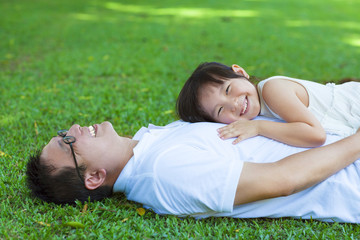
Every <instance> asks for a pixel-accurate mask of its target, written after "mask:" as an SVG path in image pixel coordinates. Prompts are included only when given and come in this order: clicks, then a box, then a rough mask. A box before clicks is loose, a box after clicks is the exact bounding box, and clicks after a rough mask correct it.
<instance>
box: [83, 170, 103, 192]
mask: <svg viewBox="0 0 360 240" xmlns="http://www.w3.org/2000/svg"><path fill="white" fill-rule="evenodd" d="M105 178H106V170H105V169H103V168H102V169H99V170H97V171H94V172H91V173H85V187H86V188H87V189H89V190H94V189H96V188H98V187H100V186H101V184H103V182H104V181H105Z"/></svg>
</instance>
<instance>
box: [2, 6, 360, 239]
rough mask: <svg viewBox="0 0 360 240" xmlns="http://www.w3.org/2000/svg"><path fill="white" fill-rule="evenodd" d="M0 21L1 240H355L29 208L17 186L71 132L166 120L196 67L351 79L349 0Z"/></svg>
mask: <svg viewBox="0 0 360 240" xmlns="http://www.w3.org/2000/svg"><path fill="white" fill-rule="evenodd" d="M0 9H1V14H0V39H1V41H0V103H1V104H0V109H1V111H0V151H1V152H0V202H1V209H0V219H1V221H0V239H18V238H20V239H24V238H30V239H49V238H67V239H85V238H90V239H94V238H105V239H112V238H113V239H120V238H122V237H127V238H134V239H143V238H148V239H149V238H150V239H151V238H175V239H188V238H190V239H203V238H208V239H211V238H236V239H251V238H258V239H304V238H305V239H319V238H326V239H356V238H360V226H359V225H356V224H339V223H323V222H318V221H310V220H308V221H302V220H294V219H288V218H287V219H229V218H210V219H205V220H199V221H196V220H194V219H191V218H186V219H179V218H177V217H173V216H158V215H156V214H154V213H152V212H149V211H147V212H146V213H145V215H143V216H140V215H139V214H138V213H137V211H136V209H137V208H138V207H140V205H138V204H135V203H132V202H128V201H126V200H122V199H121V198H119V197H115V198H111V199H107V200H104V201H102V202H98V203H89V204H88V205H87V210H85V209H84V205H83V204H77V205H76V206H74V207H73V206H65V207H60V206H56V205H54V204H46V203H43V202H41V201H39V200H36V199H33V198H32V197H31V196H30V193H29V191H28V189H27V188H26V186H25V174H24V172H25V166H26V161H27V157H28V156H29V154H30V153H31V152H34V151H35V150H36V149H37V148H40V147H41V146H43V145H44V144H46V143H47V141H48V140H49V139H50V137H51V136H53V135H55V133H56V131H57V130H58V129H60V128H67V127H69V126H71V125H72V124H73V123H79V124H81V125H88V124H93V123H98V122H101V121H104V120H108V121H111V122H112V123H113V125H114V127H115V129H116V130H117V131H118V132H119V133H120V134H124V135H133V134H134V133H135V132H136V131H137V130H138V129H139V128H140V127H141V126H143V125H147V124H148V123H153V124H157V125H164V124H167V123H169V122H172V121H174V120H176V119H177V117H176V115H175V112H174V106H175V101H176V97H177V94H178V92H179V91H180V89H181V87H182V85H183V83H184V81H185V80H186V79H187V77H188V76H189V74H190V73H191V72H192V70H193V69H194V68H195V67H196V66H197V65H198V64H199V63H200V62H203V61H219V62H223V63H225V64H232V63H237V64H239V65H240V66H243V67H244V68H245V69H246V70H247V71H248V73H250V74H252V75H256V76H257V77H259V78H265V77H268V76H272V75H287V76H291V77H298V78H304V79H310V80H314V81H320V82H323V81H338V80H340V79H342V78H347V77H351V78H357V79H359V78H360V70H359V59H360V27H359V26H360V15H359V14H358V9H360V2H359V1H355V0H342V1H338V0H316V1H313V0H291V1H285V0H284V1H281V0H248V1H245V0H244V1H239V0H228V1H226V3H225V2H223V1H213V0H209V1H205V0H201V1H190V0H184V1H175V0H171V1H144V0H142V1H140V0H135V1H134V0H124V1H115V0H114V1H96V0H76V1H74V0H72V1H70V0H63V1H49V0H33V1H27V0H13V1H6V0H0ZM324 197H326V196H324ZM71 221H74V222H80V223H82V224H84V225H85V228H72V227H68V226H65V225H64V223H67V222H71Z"/></svg>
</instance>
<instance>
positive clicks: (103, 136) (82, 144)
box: [41, 122, 121, 171]
mask: <svg viewBox="0 0 360 240" xmlns="http://www.w3.org/2000/svg"><path fill="white" fill-rule="evenodd" d="M93 127H94V131H91V128H89V127H80V126H79V125H77V124H75V125H73V126H72V127H71V128H70V129H69V131H68V132H67V134H66V136H73V137H75V138H76V141H75V142H74V143H72V146H73V149H74V153H75V156H76V160H77V163H78V165H79V166H80V165H82V164H85V165H86V167H87V171H92V170H96V169H100V168H103V169H108V170H109V171H111V170H112V169H114V168H115V167H116V166H117V164H118V159H119V156H118V154H116V151H113V150H114V149H116V148H118V147H121V146H119V145H118V143H119V142H118V140H119V138H120V137H119V135H118V134H117V133H116V132H115V130H114V128H113V127H112V125H111V123H109V122H103V123H101V124H95V125H93ZM94 132H95V134H94ZM41 157H42V159H43V161H46V164H51V165H53V166H54V167H55V169H60V168H62V167H66V166H69V167H75V163H74V159H73V156H72V153H71V149H70V145H69V144H66V143H65V142H64V141H63V138H62V137H60V136H57V137H53V138H52V139H51V140H50V142H49V143H48V144H47V145H46V146H45V147H44V149H43V151H42V154H41Z"/></svg>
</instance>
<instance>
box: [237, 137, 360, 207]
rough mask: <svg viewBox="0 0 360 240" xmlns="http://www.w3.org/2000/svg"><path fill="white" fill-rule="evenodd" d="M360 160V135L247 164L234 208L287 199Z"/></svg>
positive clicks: (238, 187)
mask: <svg viewBox="0 0 360 240" xmlns="http://www.w3.org/2000/svg"><path fill="white" fill-rule="evenodd" d="M359 158H360V132H359V131H358V132H357V133H356V134H354V135H352V136H350V137H347V138H344V139H342V140H340V141H338V142H335V143H332V144H329V145H326V146H322V147H318V148H313V149H310V150H307V151H303V152H300V153H296V154H293V155H290V156H288V157H286V158H283V159H281V160H279V161H277V162H274V163H249V162H246V163H244V167H243V170H242V173H241V175H240V178H239V182H238V185H237V190H236V194H235V200H234V205H239V204H244V203H248V202H253V201H257V200H262V199H267V198H273V197H281V196H287V195H290V194H293V193H296V192H299V191H302V190H304V189H306V188H308V187H311V186H313V185H315V184H317V183H319V182H321V181H323V180H325V179H326V178H328V177H329V176H331V175H333V174H334V173H336V172H338V171H339V170H341V169H343V168H345V167H347V166H348V165H350V164H351V163H353V162H354V161H355V160H356V159H359Z"/></svg>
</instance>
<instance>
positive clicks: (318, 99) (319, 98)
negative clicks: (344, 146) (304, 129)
mask: <svg viewBox="0 0 360 240" xmlns="http://www.w3.org/2000/svg"><path fill="white" fill-rule="evenodd" d="M279 78H281V79H286V80H290V81H294V82H297V83H299V84H300V85H302V86H303V87H304V88H305V89H306V91H307V93H308V96H309V106H308V108H309V110H310V111H311V112H312V113H313V114H314V115H315V117H316V118H317V119H318V120H319V122H320V123H321V125H322V126H323V128H324V129H325V131H326V132H327V133H330V134H337V135H340V136H343V137H346V136H349V135H351V134H354V133H355V132H356V130H357V129H358V128H359V127H360V83H359V82H347V83H343V84H339V85H336V84H334V83H328V84H325V85H324V84H320V83H317V82H312V81H307V80H301V79H296V78H290V77H284V76H274V77H270V78H268V79H265V80H263V81H261V82H259V84H258V92H259V96H260V104H261V110H260V115H261V116H266V117H275V118H278V119H282V118H281V117H280V116H279V115H277V114H276V113H274V112H273V111H271V109H270V108H269V107H268V106H267V104H266V103H265V102H264V99H263V97H262V89H263V87H264V85H265V83H266V82H267V81H270V80H272V79H279Z"/></svg>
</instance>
